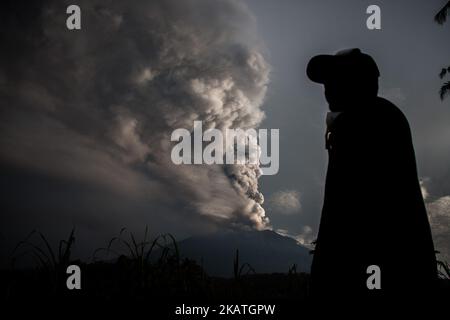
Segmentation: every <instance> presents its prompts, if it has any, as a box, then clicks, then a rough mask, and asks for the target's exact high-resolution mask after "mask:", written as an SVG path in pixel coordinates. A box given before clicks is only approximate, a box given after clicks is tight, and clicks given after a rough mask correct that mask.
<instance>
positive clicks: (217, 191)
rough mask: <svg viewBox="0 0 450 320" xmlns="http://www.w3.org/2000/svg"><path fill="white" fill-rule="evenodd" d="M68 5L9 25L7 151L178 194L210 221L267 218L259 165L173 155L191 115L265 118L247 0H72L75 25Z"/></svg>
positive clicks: (4, 91)
mask: <svg viewBox="0 0 450 320" xmlns="http://www.w3.org/2000/svg"><path fill="white" fill-rule="evenodd" d="M69 4H71V2H67V1H66V2H64V3H63V2H62V1H58V2H50V3H47V4H46V5H44V7H43V9H42V10H40V11H39V12H40V13H39V15H38V16H32V17H30V20H29V21H28V23H29V24H30V26H29V28H26V27H24V30H22V31H20V32H19V31H15V33H13V34H11V36H10V39H9V40H10V42H11V43H10V44H12V43H13V42H14V41H17V42H15V43H16V44H15V45H13V47H12V48H10V53H9V54H10V55H11V57H6V56H5V55H7V54H8V53H4V54H3V57H2V58H3V60H4V59H7V58H8V59H9V63H8V65H6V64H2V66H1V69H0V84H1V89H0V90H1V100H0V101H1V106H2V111H1V114H2V116H1V120H0V129H1V133H2V134H1V137H0V147H1V158H2V160H3V161H7V162H9V163H14V164H17V165H20V166H21V167H26V168H30V169H31V170H36V171H39V172H41V173H43V174H46V175H50V176H54V177H57V178H61V179H65V181H66V182H67V183H71V181H81V182H83V183H89V184H91V185H95V186H98V187H100V188H104V189H109V190H111V192H113V193H114V194H117V195H118V196H119V197H125V196H126V197H131V198H132V199H145V200H146V201H155V202H158V203H166V204H167V207H171V206H173V205H174V204H176V205H177V210H180V211H183V212H185V213H186V214H194V215H196V216H197V217H198V216H201V217H204V218H205V219H208V220H210V221H213V223H218V224H226V225H246V226H250V227H254V228H258V229H263V228H265V227H267V226H268V219H267V218H266V217H265V213H264V209H263V208H262V203H263V200H264V198H263V196H262V194H261V193H260V192H259V191H258V177H259V175H260V169H259V167H258V166H256V165H231V166H227V167H224V166H222V165H180V166H176V165H174V164H172V161H171V159H170V152H171V148H172V146H173V143H171V142H170V135H171V133H172V131H173V130H174V129H177V128H187V129H192V127H193V121H194V120H201V121H203V130H206V129H209V128H218V129H221V130H225V129H226V128H242V129H248V128H256V127H257V126H258V125H259V124H260V122H261V121H262V119H263V118H264V113H263V111H262V110H261V109H260V107H261V104H262V103H263V100H264V96H265V92H266V86H267V83H268V80H269V66H268V64H267V63H266V61H265V60H264V58H263V56H262V54H261V48H260V46H259V41H258V38H257V36H256V29H255V26H254V24H255V23H254V18H253V17H252V15H251V14H250V13H249V12H248V10H247V8H246V7H245V6H244V5H243V4H241V3H240V2H237V1H233V0H217V1H209V0H184V1H178V0H152V1H144V0H142V1H133V2H132V3H126V2H122V1H92V0H89V1H78V2H77V4H78V5H79V6H80V7H81V12H82V19H81V21H82V23H81V24H82V29H81V30H79V31H69V30H67V29H66V27H65V25H66V24H65V20H66V18H67V15H66V13H65V8H66V7H67V6H68V5H69ZM7 45H8V43H7V44H6V45H5V47H7ZM17 52H20V54H17ZM48 201H52V200H51V199H49V200H48ZM171 210H172V209H171ZM164 212H166V213H165V214H170V213H167V212H170V210H165V211H164ZM129 214H132V213H129ZM155 214H162V213H159V212H156V213H155ZM105 219H107V217H105ZM175 223H176V222H175Z"/></svg>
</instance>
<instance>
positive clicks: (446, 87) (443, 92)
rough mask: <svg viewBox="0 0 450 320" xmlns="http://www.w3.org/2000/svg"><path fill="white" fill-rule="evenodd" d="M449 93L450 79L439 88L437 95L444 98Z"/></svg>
mask: <svg viewBox="0 0 450 320" xmlns="http://www.w3.org/2000/svg"><path fill="white" fill-rule="evenodd" d="M449 94H450V81H447V82H445V83H444V84H443V85H442V87H441V89H440V90H439V96H440V97H441V100H444V99H445V97H446V96H447V95H449Z"/></svg>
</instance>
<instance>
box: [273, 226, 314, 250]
mask: <svg viewBox="0 0 450 320" xmlns="http://www.w3.org/2000/svg"><path fill="white" fill-rule="evenodd" d="M276 232H277V233H279V234H281V235H284V236H288V237H291V238H294V239H295V240H296V241H297V242H298V243H299V244H301V245H302V246H305V247H307V248H310V249H313V248H314V245H313V244H312V242H313V241H314V240H315V239H316V234H315V233H314V231H313V229H312V228H311V227H310V226H309V225H304V226H303V227H302V230H301V232H300V233H298V234H294V235H293V234H291V233H290V232H289V231H288V230H286V229H277V230H276Z"/></svg>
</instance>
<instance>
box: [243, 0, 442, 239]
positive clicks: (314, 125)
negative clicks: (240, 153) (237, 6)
mask: <svg viewBox="0 0 450 320" xmlns="http://www.w3.org/2000/svg"><path fill="white" fill-rule="evenodd" d="M246 2H247V3H248V5H249V7H250V8H251V10H252V12H253V13H254V14H255V16H256V17H257V22H258V28H259V29H258V30H259V33H260V35H261V36H262V37H263V39H264V42H265V44H266V47H267V59H268V61H269V63H270V64H271V66H272V73H271V83H270V86H269V90H268V94H267V100H266V103H265V104H264V110H265V111H266V115H267V117H266V120H265V121H264V123H263V124H262V126H263V127H269V128H280V132H281V134H280V150H281V155H280V172H279V173H278V175H276V176H271V177H263V178H262V179H261V184H262V192H263V194H265V195H266V196H269V195H270V194H272V193H273V192H276V191H278V190H297V191H298V192H299V193H300V202H301V210H300V212H299V213H296V214H291V215H282V214H275V213H274V214H271V213H270V212H269V213H268V214H269V216H270V218H271V220H272V222H273V223H274V225H276V226H277V227H279V228H281V229H287V230H289V231H290V232H291V233H293V234H296V233H301V232H302V231H303V227H304V226H305V225H310V226H311V227H312V229H313V231H317V226H318V222H319V217H320V210H321V201H322V190H323V183H324V175H325V169H326V161H327V155H326V150H325V149H324V131H325V113H326V111H327V106H326V101H325V99H324V96H323V89H322V87H321V86H320V85H317V84H315V83H312V82H311V81H309V80H308V79H307V77H306V74H305V66H306V64H307V62H308V60H309V59H310V58H311V57H312V56H314V55H316V54H321V53H325V54H332V53H335V52H336V51H338V50H340V49H345V48H352V47H358V48H360V49H361V50H362V51H364V52H366V53H368V54H370V55H372V57H373V58H374V59H375V61H376V62H377V64H378V66H379V69H380V73H381V77H380V95H381V96H383V97H386V98H387V99H389V100H391V101H392V102H394V103H395V104H396V105H397V106H398V107H399V108H400V109H401V110H402V111H403V112H404V113H405V114H406V116H407V118H408V119H409V121H410V125H411V130H412V134H413V138H414V144H415V149H416V157H417V162H418V169H419V175H420V177H421V178H422V179H423V180H424V184H425V186H426V188H427V190H428V193H429V196H428V197H429V198H428V199H427V200H430V201H431V200H435V199H440V204H441V205H439V207H440V208H441V207H443V208H442V209H439V210H440V212H442V215H445V216H446V218H442V219H444V221H446V223H447V224H448V223H449V222H450V221H449V220H448V219H450V218H449V217H450V208H449V207H448V204H449V201H448V200H449V199H448V198H445V196H448V195H449V194H450V166H449V163H450V100H448V99H447V100H445V101H441V100H440V99H439V94H438V90H439V88H440V85H441V83H442V82H443V81H441V80H440V79H439V77H438V74H439V72H440V70H441V68H443V67H445V66H448V65H449V61H450V42H449V41H448V39H449V32H450V25H448V24H447V25H442V26H441V25H438V24H437V23H435V22H434V20H433V17H434V15H435V13H436V12H437V11H438V10H439V9H440V8H441V7H442V6H443V5H444V4H445V3H446V1H377V2H376V4H377V5H379V7H380V9H381V27H382V29H381V30H368V29H367V28H366V19H367V17H368V15H367V14H366V8H367V7H368V6H369V5H371V4H375V3H372V2H371V1H357V0H355V1H349V0H345V1H331V0H330V1H287V0H285V1H271V0H246ZM374 112H376V110H374ZM386 183H389V177H386ZM382 193H383V191H382V190H380V194H381V196H382ZM269 197H270V196H269ZM441 197H444V198H441ZM371 200H372V199H370V198H368V199H367V201H368V203H370V201H371ZM444 203H446V205H445V204H444ZM435 204H436V203H435ZM429 211H430V210H429ZM447 240H448V238H447Z"/></svg>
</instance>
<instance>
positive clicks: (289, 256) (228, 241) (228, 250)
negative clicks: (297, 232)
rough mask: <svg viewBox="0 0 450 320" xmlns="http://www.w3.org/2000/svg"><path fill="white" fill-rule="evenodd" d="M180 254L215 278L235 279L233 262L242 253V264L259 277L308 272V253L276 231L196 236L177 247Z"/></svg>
mask: <svg viewBox="0 0 450 320" xmlns="http://www.w3.org/2000/svg"><path fill="white" fill-rule="evenodd" d="M178 245H179V250H180V254H181V256H182V257H187V258H190V259H194V260H196V261H197V262H198V263H199V264H202V265H203V267H204V269H205V271H206V272H207V273H208V274H209V275H212V276H220V277H232V276H233V260H234V258H235V255H236V249H239V263H240V265H242V264H243V263H246V262H247V263H249V264H250V265H251V266H252V267H253V268H254V269H255V271H256V272H257V273H274V272H281V273H286V272H288V269H289V267H291V266H292V265H293V264H294V263H295V264H297V271H305V272H309V268H310V264H311V256H310V255H309V250H308V249H307V248H305V247H303V246H302V245H300V244H298V243H297V241H295V240H294V239H292V238H290V237H286V236H282V235H280V234H278V233H276V232H274V231H270V230H264V231H227V232H220V233H214V234H209V235H203V236H195V237H191V238H188V239H186V240H183V241H181V242H179V243H178Z"/></svg>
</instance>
